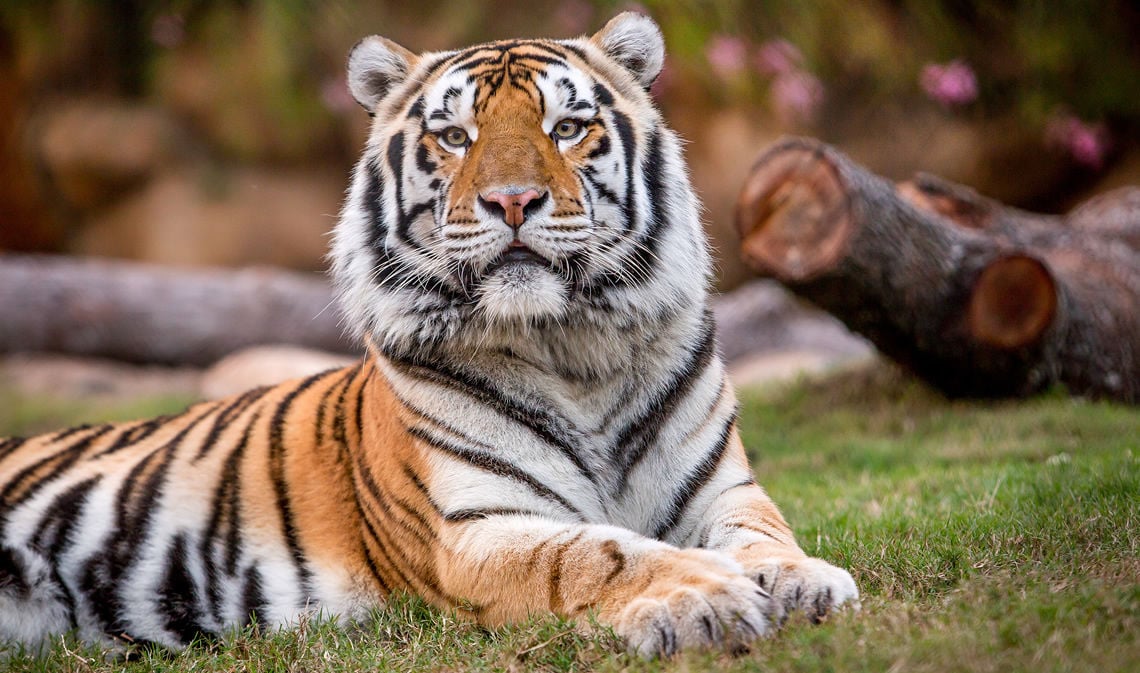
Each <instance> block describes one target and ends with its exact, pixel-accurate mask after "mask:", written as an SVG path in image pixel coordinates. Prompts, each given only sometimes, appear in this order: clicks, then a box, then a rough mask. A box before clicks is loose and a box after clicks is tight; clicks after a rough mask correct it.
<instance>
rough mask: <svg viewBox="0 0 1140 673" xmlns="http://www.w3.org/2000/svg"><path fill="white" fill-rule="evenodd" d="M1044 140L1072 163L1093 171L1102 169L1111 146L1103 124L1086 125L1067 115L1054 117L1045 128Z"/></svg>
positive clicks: (1078, 119)
mask: <svg viewBox="0 0 1140 673" xmlns="http://www.w3.org/2000/svg"><path fill="white" fill-rule="evenodd" d="M1045 139H1046V141H1047V142H1048V143H1049V144H1050V145H1052V146H1054V147H1059V148H1060V149H1061V150H1063V151H1064V152H1065V153H1066V154H1068V155H1069V156H1070V157H1072V158H1073V161H1076V162H1077V163H1078V164H1081V165H1082V166H1087V167H1089V168H1092V169H1093V170H1100V169H1101V168H1102V167H1104V159H1105V156H1106V155H1107V154H1108V151H1109V149H1110V148H1111V146H1112V142H1111V139H1110V138H1109V135H1108V129H1107V128H1105V126H1104V124H1088V123H1085V122H1084V121H1083V120H1081V119H1080V118H1078V117H1075V116H1073V115H1068V114H1057V115H1054V117H1053V119H1052V120H1050V121H1049V124H1048V125H1047V126H1046V127H1045Z"/></svg>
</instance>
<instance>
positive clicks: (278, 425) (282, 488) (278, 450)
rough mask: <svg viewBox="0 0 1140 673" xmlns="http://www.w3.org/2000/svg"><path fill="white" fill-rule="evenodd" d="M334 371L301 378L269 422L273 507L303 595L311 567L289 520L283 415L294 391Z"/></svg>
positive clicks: (270, 476)
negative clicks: (274, 501) (275, 508)
mask: <svg viewBox="0 0 1140 673" xmlns="http://www.w3.org/2000/svg"><path fill="white" fill-rule="evenodd" d="M335 371H336V370H332V371H330V372H321V373H320V374H314V375H313V376H310V377H309V378H307V379H305V380H303V381H301V382H300V383H299V384H298V385H297V386H296V387H295V388H293V390H290V391H289V393H288V394H287V395H286V396H285V398H284V399H282V400H281V402H280V403H278V405H277V409H276V411H274V413H273V419H272V420H271V421H270V423H269V480H270V482H271V483H272V484H273V493H274V495H275V496H276V501H277V510H278V511H279V512H280V513H281V533H282V535H283V536H284V537H285V544H286V546H287V547H288V548H289V555H290V556H292V558H293V566H294V567H295V568H296V570H297V578H298V582H299V583H300V588H301V595H303V596H306V597H307V596H308V595H309V593H310V591H311V584H312V571H311V570H309V568H308V566H306V564H305V554H304V552H303V551H302V550H301V544H300V542H299V540H298V539H297V526H296V524H295V523H294V522H293V507H292V505H291V504H290V502H289V492H288V491H289V486H288V483H287V482H286V477H285V416H286V415H287V414H288V413H289V408H290V407H291V406H292V405H293V402H294V401H295V400H296V399H297V396H298V395H300V394H301V393H303V392H304V391H306V390H308V389H309V388H311V387H312V386H313V384H315V383H317V382H318V381H320V380H321V379H323V378H325V377H327V376H330V375H331V374H332V373H334V372H335Z"/></svg>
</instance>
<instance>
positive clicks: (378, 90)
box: [348, 35, 419, 113]
mask: <svg viewBox="0 0 1140 673" xmlns="http://www.w3.org/2000/svg"><path fill="white" fill-rule="evenodd" d="M418 60H419V57H418V56H416V55H415V54H413V53H412V52H410V51H408V50H407V49H404V48H403V47H401V46H400V45H398V44H396V43H395V42H393V41H391V40H389V39H388V38H386V37H380V36H379V35H373V36H371V37H366V38H364V39H363V40H361V41H360V42H357V43H356V46H355V47H353V48H352V51H351V52H349V54H348V88H349V90H350V91H352V96H353V98H355V99H356V102H357V103H360V105H361V106H363V107H364V109H365V110H368V112H369V113H372V112H375V111H376V106H377V105H378V104H379V103H380V100H381V99H383V98H384V96H385V95H387V94H388V92H389V91H391V90H392V87H394V86H396V85H397V84H399V83H400V82H403V81H404V80H405V79H407V77H408V73H410V72H411V71H412V68H413V67H414V66H415V65H416V62H417V61H418Z"/></svg>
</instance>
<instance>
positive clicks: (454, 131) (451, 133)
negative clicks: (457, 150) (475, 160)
mask: <svg viewBox="0 0 1140 673" xmlns="http://www.w3.org/2000/svg"><path fill="white" fill-rule="evenodd" d="M439 139H440V140H442V141H443V144H445V145H449V146H451V147H466V146H467V131H464V130H463V129H461V128H459V127H458V126H449V127H447V128H445V129H444V130H443V133H440V134H439Z"/></svg>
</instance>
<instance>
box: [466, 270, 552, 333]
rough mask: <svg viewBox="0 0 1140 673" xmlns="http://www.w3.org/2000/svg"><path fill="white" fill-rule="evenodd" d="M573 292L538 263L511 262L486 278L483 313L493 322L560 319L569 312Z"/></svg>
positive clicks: (482, 291)
mask: <svg viewBox="0 0 1140 673" xmlns="http://www.w3.org/2000/svg"><path fill="white" fill-rule="evenodd" d="M568 301H569V293H568V291H567V288H566V285H565V283H564V282H563V280H562V279H561V278H559V277H558V276H557V275H555V274H554V273H552V272H551V271H550V269H549V268H544V267H542V266H539V265H536V264H527V263H514V264H507V265H505V266H503V267H501V268H499V269H498V270H496V271H495V272H494V273H493V274H491V275H490V276H488V277H487V278H485V279H484V280H483V282H482V283H481V285H480V287H479V291H478V301H477V306H478V310H479V312H481V313H482V314H483V315H484V316H486V318H487V320H488V321H489V322H492V323H509V322H524V323H530V322H533V321H535V320H540V319H558V318H561V317H562V316H563V315H565V313H566V306H567V302H568Z"/></svg>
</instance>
